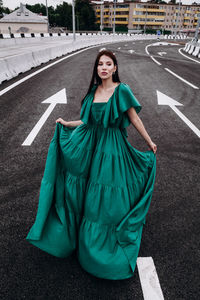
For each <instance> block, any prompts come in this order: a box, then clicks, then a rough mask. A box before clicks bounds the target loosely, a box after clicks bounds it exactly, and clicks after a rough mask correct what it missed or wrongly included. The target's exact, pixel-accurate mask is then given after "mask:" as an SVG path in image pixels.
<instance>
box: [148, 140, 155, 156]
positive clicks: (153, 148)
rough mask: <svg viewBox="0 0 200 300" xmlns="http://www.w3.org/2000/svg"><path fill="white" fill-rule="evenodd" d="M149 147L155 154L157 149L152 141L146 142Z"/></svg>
mask: <svg viewBox="0 0 200 300" xmlns="http://www.w3.org/2000/svg"><path fill="white" fill-rule="evenodd" d="M148 145H149V148H150V149H151V150H152V151H153V153H154V154H155V153H156V151H157V146H156V144H154V143H153V142H152V141H151V142H150V143H149V144H148Z"/></svg>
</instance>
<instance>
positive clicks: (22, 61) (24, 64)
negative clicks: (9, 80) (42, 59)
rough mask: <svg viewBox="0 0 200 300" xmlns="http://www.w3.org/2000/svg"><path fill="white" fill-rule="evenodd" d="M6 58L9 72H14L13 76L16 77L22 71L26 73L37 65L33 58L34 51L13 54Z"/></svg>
mask: <svg viewBox="0 0 200 300" xmlns="http://www.w3.org/2000/svg"><path fill="white" fill-rule="evenodd" d="M4 60H5V62H6V64H7V67H8V71H9V73H10V74H12V77H15V76H17V75H19V74H20V73H24V72H26V71H28V70H30V69H32V68H33V67H36V66H37V65H36V64H35V62H34V60H33V55H32V53H23V54H21V55H13V56H9V57H7V58H5V59H4Z"/></svg>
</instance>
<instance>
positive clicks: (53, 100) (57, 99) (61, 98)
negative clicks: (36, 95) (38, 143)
mask: <svg viewBox="0 0 200 300" xmlns="http://www.w3.org/2000/svg"><path fill="white" fill-rule="evenodd" d="M42 103H50V105H49V107H48V108H47V110H46V111H45V112H44V114H43V115H42V117H41V118H40V119H39V121H38V122H37V124H36V125H35V127H34V128H33V129H32V130H31V132H30V133H29V135H28V136H27V138H26V139H25V141H24V142H23V144H22V146H30V145H31V144H32V142H33V140H34V139H35V137H36V135H37V134H38V132H39V131H40V129H41V128H42V126H43V125H44V123H45V122H46V120H47V118H48V117H49V115H50V114H51V112H52V111H53V109H54V107H55V106H56V104H58V103H60V104H66V103H67V97H66V89H62V90H61V91H60V92H58V93H56V94H54V95H53V96H51V97H49V98H48V99H46V100H44V101H43V102H42Z"/></svg>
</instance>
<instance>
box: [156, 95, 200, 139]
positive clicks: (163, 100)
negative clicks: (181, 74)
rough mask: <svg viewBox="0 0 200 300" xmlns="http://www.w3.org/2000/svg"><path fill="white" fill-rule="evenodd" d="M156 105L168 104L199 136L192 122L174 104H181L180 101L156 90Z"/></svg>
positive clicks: (198, 131)
mask: <svg viewBox="0 0 200 300" xmlns="http://www.w3.org/2000/svg"><path fill="white" fill-rule="evenodd" d="M157 99H158V105H169V106H170V107H171V109H173V111H174V112H175V113H176V114H177V115H178V116H179V117H180V118H181V119H182V121H183V122H184V123H185V124H186V125H187V126H188V127H190V129H191V130H192V131H193V132H194V133H195V134H196V135H197V136H198V137H199V138H200V130H199V129H198V128H197V127H196V126H195V125H194V124H193V123H192V122H190V120H189V119H188V118H186V116H184V114H183V113H182V112H180V110H179V109H178V108H177V107H176V106H183V104H182V103H180V102H178V101H176V100H174V99H173V98H171V97H169V96H167V95H165V94H163V93H161V92H159V91H157Z"/></svg>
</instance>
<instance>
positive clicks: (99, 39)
mask: <svg viewBox="0 0 200 300" xmlns="http://www.w3.org/2000/svg"><path fill="white" fill-rule="evenodd" d="M34 35H35V37H34V38H33V34H32V35H31V36H29V37H24V38H22V37H21V38H10V36H9V35H8V36H7V37H6V38H5V39H3V40H2V39H1V40H0V46H2V42H4V46H5V47H6V46H8V47H10V46H11V45H18V44H19V45H23V44H25V43H30V41H31V42H33V41H37V42H41V45H42V48H41V49H38V47H39V46H37V47H34V48H33V49H31V50H30V49H27V50H26V51H27V52H26V51H25V52H24V53H23V54H19V55H12V56H8V57H7V58H5V59H1V60H0V83H1V82H2V81H4V80H9V79H11V78H13V77H15V76H17V75H18V74H20V73H23V72H26V71H28V70H30V69H31V68H33V67H36V66H39V65H41V64H42V63H46V62H48V61H50V60H52V59H55V58H57V57H61V56H62V55H66V54H68V53H71V52H72V51H76V50H79V49H83V48H85V47H89V46H94V45H101V44H106V43H109V44H110V43H112V42H119V41H120V42H121V41H124V42H125V41H126V42H127V41H133V40H147V39H149V40H151V39H157V37H158V36H157V35H155V34H154V35H151V34H148V35H143V34H115V35H113V34H107V33H106V34H104V35H99V34H91V33H90V34H86V33H85V34H84V33H83V34H81V35H80V34H79V35H76V41H75V42H73V34H72V33H71V34H69V35H66V34H65V33H63V34H62V33H61V34H60V36H58V35H57V34H52V36H48V34H46V35H44V36H43V37H42V36H41V34H40V33H39V34H34ZM164 38H165V37H164V36H160V39H164ZM57 40H59V41H60V43H56V41H57ZM49 41H51V43H49ZM33 43H34V42H33ZM28 51H29V52H28Z"/></svg>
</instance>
